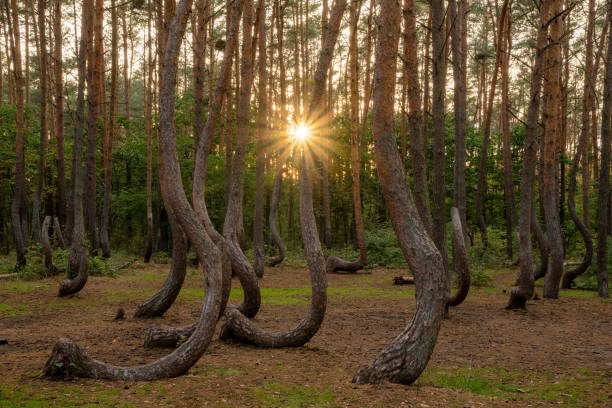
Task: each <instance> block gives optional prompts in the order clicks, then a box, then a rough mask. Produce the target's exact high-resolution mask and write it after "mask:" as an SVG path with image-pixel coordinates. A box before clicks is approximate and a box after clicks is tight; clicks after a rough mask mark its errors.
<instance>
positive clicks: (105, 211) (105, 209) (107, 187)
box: [100, 0, 119, 258]
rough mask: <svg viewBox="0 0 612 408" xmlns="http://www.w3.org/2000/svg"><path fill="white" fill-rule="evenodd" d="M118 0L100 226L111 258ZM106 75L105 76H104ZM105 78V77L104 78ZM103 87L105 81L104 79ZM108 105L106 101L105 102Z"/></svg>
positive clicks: (114, 14)
mask: <svg viewBox="0 0 612 408" xmlns="http://www.w3.org/2000/svg"><path fill="white" fill-rule="evenodd" d="M115 3H116V0H111V83H110V87H111V89H110V112H109V113H110V114H109V116H108V129H107V131H106V132H104V139H103V162H104V194H103V198H102V222H101V225H100V247H101V248H102V256H103V257H104V258H110V256H111V250H110V237H109V231H108V230H109V223H110V205H111V182H112V171H113V137H114V135H115V131H116V117H117V115H118V113H119V103H118V99H117V92H118V89H117V78H118V70H119V61H118V59H119V54H118V40H119V39H118V33H117V25H118V19H117V8H116V6H115ZM102 75H104V74H102ZM102 78H104V76H102ZM102 86H105V85H104V79H102ZM103 103H106V101H103Z"/></svg>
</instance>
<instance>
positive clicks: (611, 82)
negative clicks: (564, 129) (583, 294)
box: [597, 0, 612, 297]
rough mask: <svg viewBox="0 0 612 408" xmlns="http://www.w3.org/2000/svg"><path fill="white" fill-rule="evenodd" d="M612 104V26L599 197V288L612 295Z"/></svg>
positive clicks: (611, 19) (611, 13)
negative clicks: (611, 242)
mask: <svg viewBox="0 0 612 408" xmlns="http://www.w3.org/2000/svg"><path fill="white" fill-rule="evenodd" d="M607 3H608V13H607V16H606V19H607V20H608V24H609V25H611V26H612V1H610V0H608V2H607ZM611 108H612V29H611V30H610V33H609V34H608V55H607V57H606V70H605V82H604V98H603V106H602V111H601V167H600V170H599V174H600V176H601V178H600V180H599V198H598V201H597V292H598V293H599V296H600V297H610V287H609V284H608V272H607V262H608V258H607V256H608V255H607V248H608V242H607V236H608V233H607V228H608V227H609V225H608V217H609V216H610V211H609V209H608V206H609V205H610V200H609V198H608V195H609V194H610V132H611V129H610V128H611V123H610V121H611V120H610V109H611Z"/></svg>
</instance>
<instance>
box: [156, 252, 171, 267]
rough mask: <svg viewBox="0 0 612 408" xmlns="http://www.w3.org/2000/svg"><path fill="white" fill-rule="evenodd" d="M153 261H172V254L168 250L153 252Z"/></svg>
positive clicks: (163, 262)
mask: <svg viewBox="0 0 612 408" xmlns="http://www.w3.org/2000/svg"><path fill="white" fill-rule="evenodd" d="M152 259H153V262H155V263H158V264H167V263H170V255H168V253H167V252H164V251H159V252H155V253H154V254H153V257H152Z"/></svg>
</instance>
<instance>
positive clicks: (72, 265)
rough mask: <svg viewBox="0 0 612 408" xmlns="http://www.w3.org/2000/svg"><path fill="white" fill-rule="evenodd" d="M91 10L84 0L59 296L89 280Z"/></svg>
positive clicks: (88, 1) (87, 1) (77, 288)
mask: <svg viewBox="0 0 612 408" xmlns="http://www.w3.org/2000/svg"><path fill="white" fill-rule="evenodd" d="M90 7H91V0H84V1H83V11H82V13H81V18H82V23H81V38H80V40H79V56H78V70H79V71H78V72H79V74H78V75H79V83H78V87H77V101H76V123H75V128H74V144H73V147H72V179H73V181H71V183H74V190H73V194H72V197H71V200H72V211H73V213H72V216H71V219H72V222H73V224H72V230H71V242H70V258H69V259H68V271H67V274H68V277H69V278H68V279H64V280H63V281H61V282H60V287H59V296H67V295H71V294H74V293H77V292H78V291H80V290H81V289H83V287H84V286H85V283H86V282H87V277H88V274H87V272H88V269H89V255H88V254H87V248H86V246H85V221H84V219H83V185H84V183H85V180H84V178H83V165H82V162H83V128H84V125H85V95H84V94H85V77H86V75H87V72H86V67H85V58H86V52H87V37H88V35H89V32H90V26H91V23H92V22H91V19H90V17H91V14H90V13H88V12H86V10H88V8H90Z"/></svg>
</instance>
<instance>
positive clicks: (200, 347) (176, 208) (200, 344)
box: [43, 0, 221, 380]
mask: <svg viewBox="0 0 612 408" xmlns="http://www.w3.org/2000/svg"><path fill="white" fill-rule="evenodd" d="M191 1H192V0H182V1H181V2H180V4H179V6H178V8H177V12H176V15H175V17H174V19H173V21H172V24H171V27H170V30H169V36H168V44H167V49H166V53H165V59H166V62H167V63H166V64H165V67H164V76H163V82H162V84H161V88H160V89H161V92H160V96H161V100H160V101H161V104H160V113H161V118H160V125H161V132H160V136H161V137H160V149H159V151H160V175H161V185H162V192H163V195H164V199H165V200H166V204H167V205H168V206H169V207H171V208H172V210H173V212H174V213H175V214H177V218H178V221H179V223H180V224H181V228H183V229H184V230H185V231H186V232H187V235H188V237H189V241H190V242H191V243H192V245H193V247H194V249H195V250H196V252H197V254H198V258H199V260H200V262H201V264H202V270H203V271H206V278H205V298H204V305H203V307H202V313H201V315H200V319H199V320H198V323H197V325H196V330H195V331H194V333H193V334H192V335H191V336H190V337H189V339H188V340H187V341H185V342H184V343H183V344H182V345H181V346H180V347H179V348H177V349H176V350H175V351H174V352H172V353H170V354H169V355H167V356H165V357H163V358H161V359H159V360H157V361H154V362H152V363H149V364H145V365H142V366H136V367H117V366H113V365H110V364H106V363H102V362H100V361H97V360H94V359H93V358H91V357H89V356H88V355H87V354H86V353H85V352H84V351H83V350H82V349H81V348H80V347H79V346H78V345H76V344H75V343H73V342H72V341H70V340H68V339H60V341H59V342H58V343H57V344H56V346H55V348H54V350H53V353H52V356H51V358H49V360H48V361H47V364H46V365H45V368H44V370H43V375H47V376H65V375H73V376H78V377H92V378H99V379H109V380H120V379H121V380H154V379H160V378H171V377H176V376H179V375H181V374H184V373H185V372H186V371H187V370H189V368H191V367H192V366H193V364H195V363H196V362H197V361H198V360H199V359H200V357H201V356H202V354H203V353H204V351H205V350H206V348H207V347H208V345H209V344H210V341H211V339H212V336H213V334H214V329H215V325H216V322H217V317H218V315H219V309H220V307H221V254H220V253H219V251H218V249H217V248H216V247H215V245H214V243H213V242H212V241H211V240H210V238H209V237H208V235H207V234H206V232H205V231H204V228H203V227H202V225H201V224H200V223H199V222H198V220H197V217H196V215H195V213H194V211H193V209H192V208H191V207H190V205H189V203H188V201H187V197H186V196H185V192H184V190H183V188H182V183H181V176H180V169H179V166H178V154H177V150H176V136H175V128H174V121H173V119H174V94H175V86H176V79H175V75H176V63H177V53H178V51H177V50H178V49H180V41H181V38H182V36H183V34H184V31H185V26H186V24H187V16H188V12H189V11H190V9H191ZM58 363H62V364H58Z"/></svg>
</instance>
